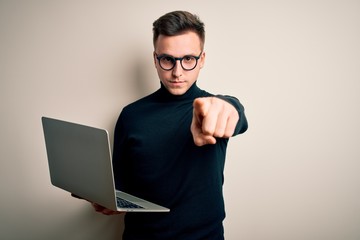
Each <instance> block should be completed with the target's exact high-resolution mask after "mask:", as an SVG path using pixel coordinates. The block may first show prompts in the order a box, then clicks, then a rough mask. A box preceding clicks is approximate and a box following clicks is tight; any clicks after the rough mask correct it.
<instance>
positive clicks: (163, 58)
mask: <svg viewBox="0 0 360 240" xmlns="http://www.w3.org/2000/svg"><path fill="white" fill-rule="evenodd" d="M161 61H162V62H164V63H165V62H166V63H173V62H174V61H175V60H174V58H172V57H170V56H163V57H161Z"/></svg>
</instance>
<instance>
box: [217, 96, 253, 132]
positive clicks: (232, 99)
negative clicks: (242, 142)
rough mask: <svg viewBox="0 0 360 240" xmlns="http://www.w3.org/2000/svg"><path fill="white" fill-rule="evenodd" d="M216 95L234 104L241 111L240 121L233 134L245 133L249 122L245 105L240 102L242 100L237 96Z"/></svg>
mask: <svg viewBox="0 0 360 240" xmlns="http://www.w3.org/2000/svg"><path fill="white" fill-rule="evenodd" d="M215 97H217V98H220V99H222V100H224V101H227V102H228V103H230V104H231V105H233V106H234V107H235V108H236V110H237V111H238V113H239V121H238V123H237V125H236V128H235V131H234V134H233V136H236V135H238V134H241V133H244V132H245V131H246V130H247V129H248V122H247V119H246V116H245V109H244V106H243V105H242V104H241V103H240V101H239V100H238V99H237V98H236V97H232V96H227V95H216V96H215Z"/></svg>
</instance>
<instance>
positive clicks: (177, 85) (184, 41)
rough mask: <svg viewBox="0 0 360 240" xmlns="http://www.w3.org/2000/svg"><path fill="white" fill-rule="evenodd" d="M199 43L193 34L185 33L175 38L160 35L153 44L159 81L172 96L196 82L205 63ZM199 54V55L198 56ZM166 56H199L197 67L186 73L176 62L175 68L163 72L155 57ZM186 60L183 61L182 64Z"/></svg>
mask: <svg viewBox="0 0 360 240" xmlns="http://www.w3.org/2000/svg"><path fill="white" fill-rule="evenodd" d="M201 51H202V49H201V42H200V38H199V37H198V35H197V34H196V33H194V32H186V33H183V34H181V35H177V36H164V35H160V36H159V38H158V39H157V41H156V43H155V52H154V62H155V67H156V70H157V73H158V75H159V78H160V81H161V82H162V83H163V85H164V86H165V88H166V89H167V90H168V91H169V92H170V93H171V94H173V95H182V94H184V93H186V92H187V90H188V89H189V88H190V87H191V86H192V85H193V84H194V82H195V81H196V80H197V78H198V75H199V72H200V69H201V68H202V67H203V66H204V63H205V53H204V52H201ZM200 53H201V55H200ZM162 55H168V56H171V57H175V58H182V57H184V56H196V57H198V56H199V55H200V58H199V59H198V61H197V65H196V67H195V68H194V69H193V70H190V71H186V70H184V69H183V68H182V66H181V64H180V61H178V60H177V61H176V64H175V67H174V68H173V69H171V70H168V71H167V70H164V69H162V68H161V67H160V65H159V61H158V59H157V58H156V56H162ZM185 61H186V60H185V59H184V60H183V63H184V62H185Z"/></svg>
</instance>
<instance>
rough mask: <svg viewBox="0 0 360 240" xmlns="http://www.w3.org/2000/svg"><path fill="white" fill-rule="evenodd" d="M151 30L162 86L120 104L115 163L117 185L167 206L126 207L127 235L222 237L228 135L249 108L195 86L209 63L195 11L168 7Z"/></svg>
mask: <svg viewBox="0 0 360 240" xmlns="http://www.w3.org/2000/svg"><path fill="white" fill-rule="evenodd" d="M153 32H154V39H153V43H154V64H155V68H156V70H157V73H158V76H159V79H160V82H161V86H160V89H159V90H157V91H156V92H154V93H152V94H150V95H149V96H146V97H144V98H142V99H140V100H138V101H136V102H134V103H132V104H130V105H128V106H126V107H125V108H124V109H123V110H122V112H121V114H120V116H119V119H118V122H117V124H116V128H115V137H114V152H113V166H114V174H115V181H116V185H117V188H119V189H120V190H124V191H126V192H129V193H131V194H134V195H136V196H139V197H141V198H144V199H147V200H149V201H152V202H155V203H157V204H160V205H163V206H165V207H168V208H170V212H169V213H127V214H126V215H125V230H124V235H123V239H124V240H128V239H136V240H139V239H167V240H169V239H171V240H173V239H182V240H184V239H186V240H189V239H216V240H217V239H223V238H224V237H223V224H222V222H223V219H224V218H225V210H224V200H223V192H222V185H223V170H224V163H225V154H226V147H227V143H228V139H229V137H231V136H234V135H237V134H240V133H243V132H245V131H246V130H247V120H246V117H245V115H244V108H243V106H242V105H241V104H240V102H239V101H238V100H237V99H236V98H234V97H229V96H220V95H218V96H214V95H212V94H210V93H207V92H206V91H203V90H201V89H200V88H199V87H198V86H197V84H196V82H197V79H198V75H199V73H200V70H201V68H202V67H203V66H204V63H205V52H204V41H205V30H204V24H203V23H202V22H201V21H200V19H199V18H198V17H197V16H195V15H193V14H191V13H189V12H185V11H175V12H170V13H167V14H165V15H164V16H162V17H160V18H159V19H158V20H156V21H155V22H154V24H153ZM120 166H121V167H120ZM93 206H94V208H95V209H96V210H97V211H98V212H102V213H104V214H108V215H110V214H115V213H116V212H113V211H111V210H109V209H105V208H103V207H101V206H99V205H97V204H93Z"/></svg>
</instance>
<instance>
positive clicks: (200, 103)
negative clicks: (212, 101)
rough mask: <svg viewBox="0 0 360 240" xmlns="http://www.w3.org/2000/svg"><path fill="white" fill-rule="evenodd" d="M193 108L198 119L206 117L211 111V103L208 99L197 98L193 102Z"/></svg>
mask: <svg viewBox="0 0 360 240" xmlns="http://www.w3.org/2000/svg"><path fill="white" fill-rule="evenodd" d="M193 108H194V113H195V115H196V116H197V117H204V116H205V115H206V114H207V111H208V109H209V102H208V100H207V99H206V98H196V99H195V100H194V102H193Z"/></svg>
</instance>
